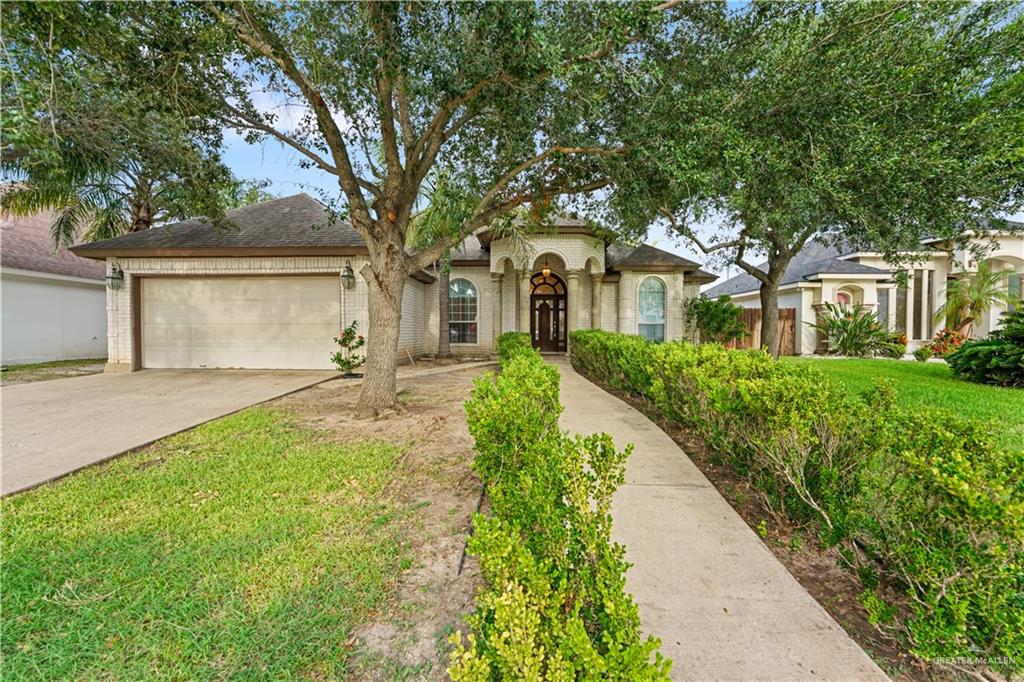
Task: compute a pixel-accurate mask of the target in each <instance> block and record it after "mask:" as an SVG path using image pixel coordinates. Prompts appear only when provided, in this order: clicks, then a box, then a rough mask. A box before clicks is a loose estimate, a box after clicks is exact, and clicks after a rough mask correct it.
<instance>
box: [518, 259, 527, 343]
mask: <svg viewBox="0 0 1024 682" xmlns="http://www.w3.org/2000/svg"><path fill="white" fill-rule="evenodd" d="M516 331H520V332H526V333H527V334H529V333H530V272H529V270H524V271H523V272H521V273H520V276H519V329H517V330H516Z"/></svg>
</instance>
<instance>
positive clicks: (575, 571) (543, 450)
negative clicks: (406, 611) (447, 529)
mask: <svg viewBox="0 0 1024 682" xmlns="http://www.w3.org/2000/svg"><path fill="white" fill-rule="evenodd" d="M518 336H519V335H503V338H502V340H499V348H501V349H504V352H503V351H502V350H499V355H501V356H502V359H501V368H502V371H501V374H499V375H498V376H496V377H495V376H494V375H491V374H486V375H484V376H483V377H481V378H480V379H478V380H477V381H476V384H475V387H474V389H473V394H472V397H471V398H470V400H469V401H467V403H466V414H467V417H468V422H469V430H470V433H471V434H472V436H473V438H474V441H475V443H476V451H477V456H476V459H475V460H474V463H473V468H474V469H475V471H476V472H477V473H478V474H479V475H480V477H481V479H482V480H483V481H484V483H485V484H486V486H487V491H488V497H489V500H490V509H491V514H492V516H491V517H490V518H487V517H484V516H482V515H479V514H478V515H477V516H476V517H474V519H473V527H474V531H473V536H472V537H471V538H470V542H469V551H470V552H471V553H473V554H474V555H476V556H477V557H479V560H480V570H481V574H482V576H483V581H484V586H483V588H482V589H481V591H480V593H479V594H478V595H477V597H476V611H475V612H474V613H473V614H472V615H470V616H469V617H468V619H467V621H468V623H469V626H470V633H469V635H468V636H467V637H465V640H464V639H463V637H462V635H461V634H460V633H455V634H454V635H453V636H452V637H451V638H450V642H451V643H452V645H453V649H452V654H451V659H450V665H449V668H448V674H449V676H450V677H451V679H453V680H456V682H462V681H472V682H485V681H489V680H496V679H501V680H579V679H595V680H597V679H602V680H603V679H614V680H667V679H668V671H669V668H670V666H671V663H670V662H669V661H667V660H665V659H664V658H663V657H662V656H661V654H660V653H658V648H659V646H660V644H659V642H658V640H657V639H654V638H653V637H647V638H643V637H641V634H640V616H639V613H638V611H637V606H636V604H635V603H634V602H633V600H632V598H631V597H630V595H629V594H628V593H627V592H626V586H625V573H626V568H627V564H626V561H625V549H624V548H623V547H622V546H621V545H618V544H615V543H613V542H612V541H611V499H612V494H613V493H614V492H615V489H616V488H617V487H618V486H619V485H621V484H622V482H623V480H624V477H625V461H626V458H627V457H628V456H629V452H630V449H629V448H627V449H626V450H624V451H620V450H616V448H615V446H614V444H613V443H612V440H611V438H610V437H609V436H608V435H607V434H600V435H593V436H586V437H582V436H569V435H567V434H564V433H562V432H561V431H559V429H558V417H559V414H560V413H561V411H562V407H561V404H560V403H559V401H558V379H559V375H558V370H557V369H556V368H554V367H552V366H551V365H548V364H547V363H545V362H544V361H543V360H542V359H541V357H540V355H539V354H538V353H537V352H536V351H535V350H533V349H532V348H530V347H529V339H528V338H527V339H526V343H525V344H524V343H523V342H522V340H521V339H519V338H518ZM523 336H525V335H523Z"/></svg>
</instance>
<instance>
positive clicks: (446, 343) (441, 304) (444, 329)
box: [437, 258, 452, 358]
mask: <svg viewBox="0 0 1024 682" xmlns="http://www.w3.org/2000/svg"><path fill="white" fill-rule="evenodd" d="M447 260H448V259H447V258H445V259H443V260H442V262H441V271H440V272H439V273H438V277H437V306H438V308H437V357H439V358H450V357H451V356H452V340H451V334H450V332H449V330H448V326H449V325H448V285H449V283H450V280H451V272H450V271H449V266H448V264H447V262H446V261H447Z"/></svg>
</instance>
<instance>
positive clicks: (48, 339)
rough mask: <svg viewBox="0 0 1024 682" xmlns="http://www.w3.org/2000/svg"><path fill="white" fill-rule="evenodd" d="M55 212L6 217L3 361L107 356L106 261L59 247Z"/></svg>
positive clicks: (0, 244) (1, 252)
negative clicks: (54, 232)
mask: <svg viewBox="0 0 1024 682" xmlns="http://www.w3.org/2000/svg"><path fill="white" fill-rule="evenodd" d="M52 221H53V215H52V214H51V213H48V212H44V213H37V214H35V215H32V216H29V217H24V218H10V217H3V218H0V311H2V318H3V319H2V325H3V331H2V340H0V343H2V345H0V349H2V355H3V364H5V365H13V364H22V363H28V362H48V361H50V360H72V359H78V358H102V357H104V356H105V355H106V354H107V310H106V309H107V296H106V292H105V287H104V282H103V278H104V275H105V274H106V269H105V268H104V266H103V264H102V263H96V262H95V261H92V260H88V259H86V258H80V257H78V256H76V255H74V254H73V253H71V252H69V251H66V250H61V251H55V250H54V244H53V239H52V238H51V237H50V224H51V222H52Z"/></svg>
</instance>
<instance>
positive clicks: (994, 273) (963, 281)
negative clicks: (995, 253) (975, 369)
mask: <svg viewBox="0 0 1024 682" xmlns="http://www.w3.org/2000/svg"><path fill="white" fill-rule="evenodd" d="M1010 274H1011V273H1010V272H1009V271H1006V270H996V269H994V268H993V267H992V261H982V262H981V263H979V264H978V269H977V271H976V272H968V273H964V274H963V275H961V276H960V277H959V278H958V279H955V280H953V281H952V282H949V283H948V284H947V285H946V302H945V303H944V304H942V306H941V307H940V308H939V309H938V310H936V311H935V320H936V321H938V320H939V319H940V318H942V317H945V318H946V326H947V327H949V328H952V329H955V330H956V331H958V332H960V333H962V334H964V336H970V329H971V326H972V325H973V324H974V322H975V321H976V320H977V319H978V318H980V317H981V316H982V315H983V314H984V313H985V311H986V310H988V309H989V308H991V307H992V306H993V305H994V304H998V305H1004V306H1007V307H1009V306H1010V305H1012V304H1013V296H1012V295H1011V294H1010V292H1009V288H1008V287H1007V286H1006V280H1007V278H1008V277H1009V276H1010Z"/></svg>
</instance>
